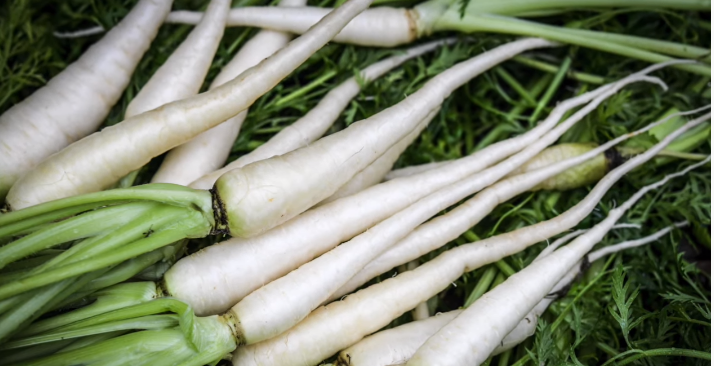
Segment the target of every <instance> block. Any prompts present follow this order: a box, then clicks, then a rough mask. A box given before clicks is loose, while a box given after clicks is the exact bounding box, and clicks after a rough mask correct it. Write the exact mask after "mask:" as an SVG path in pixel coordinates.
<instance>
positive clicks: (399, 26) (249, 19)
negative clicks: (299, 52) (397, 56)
mask: <svg viewBox="0 0 714 366" xmlns="http://www.w3.org/2000/svg"><path fill="white" fill-rule="evenodd" d="M329 12H330V9H329V8H318V7H311V6H306V7H301V8H298V9H280V8H274V7H259V6H255V7H250V6H247V7H242V8H234V9H231V12H230V13H229V14H228V21H227V25H228V26H229V27H259V28H265V29H272V30H275V31H281V32H290V33H295V34H303V33H304V32H305V31H307V30H308V29H309V28H310V27H311V26H312V25H313V24H315V23H317V21H319V20H320V19H322V17H324V16H325V15H326V14H327V13H329ZM200 17H201V13H200V12H193V11H174V12H171V14H169V16H168V17H167V18H166V22H167V23H182V24H196V23H198V21H199V20H200ZM416 22H417V19H416V18H415V14H414V13H413V12H412V11H410V10H408V9H403V8H391V7H376V8H372V9H367V10H366V11H364V12H363V13H362V14H360V15H359V16H357V17H355V18H354V19H353V20H352V21H351V22H350V23H349V24H347V26H345V28H344V29H343V30H342V31H341V32H340V33H339V34H337V36H335V38H334V41H335V42H338V43H347V44H355V45H360V46H372V47H395V46H399V45H402V44H408V43H411V42H413V41H415V40H416V38H417V30H416V27H417V24H416Z"/></svg>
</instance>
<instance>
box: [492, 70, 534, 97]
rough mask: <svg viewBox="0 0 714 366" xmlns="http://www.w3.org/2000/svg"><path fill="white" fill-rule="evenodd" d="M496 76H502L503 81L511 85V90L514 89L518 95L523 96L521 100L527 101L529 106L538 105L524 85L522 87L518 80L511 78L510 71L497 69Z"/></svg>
mask: <svg viewBox="0 0 714 366" xmlns="http://www.w3.org/2000/svg"><path fill="white" fill-rule="evenodd" d="M496 74H498V76H500V77H501V79H503V81H505V82H506V83H507V84H508V85H510V86H511V88H513V90H515V91H516V93H518V95H520V96H521V98H523V99H525V100H526V102H527V103H528V104H530V105H535V104H536V101H535V99H533V97H532V96H531V93H529V92H528V91H527V90H526V89H525V88H524V87H523V85H521V83H519V82H518V80H516V78H514V77H513V76H511V74H509V73H508V71H506V70H504V69H503V68H502V67H497V68H496Z"/></svg>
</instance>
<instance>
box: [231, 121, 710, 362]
mask: <svg viewBox="0 0 714 366" xmlns="http://www.w3.org/2000/svg"><path fill="white" fill-rule="evenodd" d="M709 117H710V116H709V115H705V116H704V117H700V118H697V119H695V120H693V121H692V122H689V123H688V124H686V125H685V126H684V127H682V128H681V129H680V130H678V131H676V132H674V133H672V134H670V135H669V136H668V137H667V138H666V139H664V140H663V141H662V142H661V143H659V144H658V145H656V146H655V147H653V148H651V149H650V150H648V151H647V152H646V153H644V154H642V155H639V156H637V157H635V158H633V159H631V160H629V161H628V162H626V163H624V164H623V165H621V166H620V167H619V168H616V169H614V170H613V171H611V172H610V173H608V175H606V176H605V177H604V178H603V179H602V180H601V181H600V183H598V185H596V186H595V188H593V190H592V191H591V192H590V194H588V196H587V197H586V198H585V199H584V200H583V201H581V202H580V203H579V204H578V205H576V206H575V207H573V208H571V209H570V210H568V211H567V212H566V213H564V214H562V215H560V216H558V217H556V218H554V219H551V220H549V221H546V222H543V223H539V224H536V225H532V226H530V227H527V228H523V229H519V230H517V231H514V232H511V233H508V234H503V235H499V236H495V237H492V238H489V239H487V240H483V241H480V242H478V243H475V244H471V245H463V246H460V247H457V248H454V249H452V250H450V251H448V252H445V253H443V254H441V255H440V256H439V257H437V258H436V259H434V260H432V261H430V262H428V263H425V264H423V265H421V266H420V267H418V268H417V269H415V270H413V271H408V272H405V273H402V274H400V275H398V276H396V277H394V278H390V279H387V280H385V281H383V282H381V283H379V284H376V285H373V286H370V287H369V288H367V289H364V290H361V291H359V292H358V293H356V294H354V295H351V296H348V297H347V298H346V299H345V300H343V301H338V302H334V303H332V304H330V305H328V306H325V307H321V308H318V309H317V310H315V311H313V313H312V314H311V315H310V316H308V317H307V318H306V319H305V320H303V321H302V322H300V323H299V324H298V325H296V326H295V327H293V328H291V329H290V330H288V331H287V332H285V333H283V334H281V335H280V336H278V337H274V338H272V339H269V340H266V341H263V342H260V343H256V344H253V345H249V346H246V347H241V348H239V349H237V350H236V351H235V352H234V357H233V362H234V363H235V364H241V365H310V364H315V363H317V362H319V361H321V360H323V359H325V358H327V357H329V356H330V355H332V354H333V353H335V352H337V351H338V350H340V349H344V348H346V347H348V346H350V345H352V344H354V343H355V342H357V341H359V340H360V339H361V338H362V337H364V336H365V335H367V334H370V333H372V332H374V331H376V330H378V329H379V328H381V327H383V326H385V325H386V324H388V323H389V322H390V321H391V320H392V319H394V318H396V317H397V316H399V315H401V314H402V313H404V312H406V311H409V310H410V309H412V308H413V307H414V306H416V305H417V304H418V303H420V302H423V301H426V300H427V299H428V298H429V297H431V296H433V295H434V294H436V293H438V292H439V291H441V290H442V289H443V288H445V287H447V286H449V285H450V284H451V283H452V282H453V281H454V280H456V279H457V278H459V277H460V276H461V275H462V273H464V272H467V271H471V270H473V269H475V268H478V267H480V266H482V265H484V264H486V263H491V262H494V261H496V260H498V259H500V258H503V257H505V256H507V255H510V254H513V253H516V252H519V251H521V250H523V249H524V248H525V247H527V246H529V245H532V244H534V243H537V242H540V241H542V240H543V239H545V238H548V237H551V236H553V235H555V234H557V233H559V232H562V231H563V230H566V229H567V228H569V227H572V226H573V225H575V224H577V223H578V222H579V221H580V220H581V219H582V218H583V217H585V216H587V214H588V213H589V212H590V210H591V209H592V208H593V207H595V205H596V204H597V202H598V201H599V200H600V198H601V197H602V196H603V195H604V194H605V192H606V191H607V189H608V188H609V187H611V186H612V185H613V184H614V183H615V182H616V181H617V180H618V179H619V178H620V177H622V176H623V175H624V174H625V173H626V172H628V171H630V170H631V169H633V168H635V167H636V166H639V165H640V164H642V163H643V162H645V161H647V160H649V159H651V158H652V157H653V156H654V155H655V154H656V153H657V152H658V151H659V150H661V149H663V148H664V147H665V146H666V145H667V144H668V143H670V142H671V141H672V140H673V139H674V138H676V137H677V136H679V135H680V134H681V133H682V132H684V131H685V130H687V129H688V128H691V127H693V126H694V125H696V124H699V123H702V122H703V121H704V120H706V119H708V118H709ZM581 257H582V256H581ZM570 267H572V266H570ZM570 267H568V268H567V269H569V268H570ZM563 275H564V273H563ZM561 277H562V275H561ZM553 285H555V283H552V284H550V287H548V288H547V289H546V291H547V290H549V289H550V288H552V287H553ZM499 287H500V286H499ZM543 296H544V295H543ZM543 296H541V298H542V297H543ZM533 306H535V303H534V304H532V305H530V306H529V307H528V308H527V309H525V311H524V312H523V314H520V315H519V316H518V318H517V319H516V321H515V322H513V324H512V325H511V326H510V329H513V327H515V325H516V323H517V322H518V321H519V320H520V319H522V318H523V317H524V316H525V313H527V312H528V311H530V310H531V309H532V308H533ZM470 309H471V308H470ZM484 329H488V328H484ZM510 329H509V331H510ZM506 333H507V332H502V334H504V335H505V334H506ZM498 341H500V339H498V340H497V341H495V342H496V343H498ZM489 353H490V352H489ZM469 364H470V363H469Z"/></svg>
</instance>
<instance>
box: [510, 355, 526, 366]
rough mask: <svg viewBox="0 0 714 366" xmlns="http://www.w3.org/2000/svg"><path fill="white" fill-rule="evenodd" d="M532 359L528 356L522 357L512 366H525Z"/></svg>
mask: <svg viewBox="0 0 714 366" xmlns="http://www.w3.org/2000/svg"><path fill="white" fill-rule="evenodd" d="M530 359H531V358H530V357H529V356H528V355H525V356H523V357H521V358H520V359H519V360H518V361H516V362H514V363H513V364H512V365H511V366H523V365H525V364H527V363H528V361H529V360H530Z"/></svg>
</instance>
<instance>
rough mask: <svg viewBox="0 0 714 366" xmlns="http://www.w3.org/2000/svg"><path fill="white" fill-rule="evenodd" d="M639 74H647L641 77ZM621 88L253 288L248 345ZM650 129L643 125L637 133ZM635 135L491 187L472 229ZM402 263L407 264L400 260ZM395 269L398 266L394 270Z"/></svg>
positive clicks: (246, 319)
mask: <svg viewBox="0 0 714 366" xmlns="http://www.w3.org/2000/svg"><path fill="white" fill-rule="evenodd" d="M639 78H648V77H646V76H640V77H639ZM633 80H637V78H633ZM625 84H626V83H625V82H622V83H620V85H625ZM617 90H618V88H612V89H610V90H608V92H606V93H604V94H603V95H601V96H598V97H597V98H595V100H593V101H592V102H590V104H588V105H587V106H586V107H583V108H582V109H581V110H579V111H578V112H576V113H575V114H574V115H573V116H571V117H570V118H568V119H567V120H566V121H564V122H562V123H561V124H560V125H558V126H557V127H556V128H554V129H553V130H552V131H550V132H548V133H547V134H545V135H544V136H543V137H541V138H540V139H539V140H538V141H537V142H536V143H534V144H532V145H530V146H528V147H527V148H526V149H524V150H523V151H521V152H519V153H518V154H515V155H513V156H511V157H510V158H509V159H507V160H506V161H504V162H502V163H500V164H498V165H495V166H493V167H491V168H489V169H487V170H485V171H483V172H481V173H480V174H478V175H476V176H474V177H471V178H469V179H464V180H461V181H459V182H456V183H454V184H451V185H448V186H446V187H444V188H442V189H440V190H438V191H436V192H434V193H432V194H430V195H428V196H426V197H424V198H422V199H420V200H419V201H417V202H415V203H414V204H412V205H410V206H409V207H407V208H405V209H404V210H402V211H400V212H398V213H396V214H395V215H394V216H392V217H389V218H387V219H385V220H384V221H382V222H380V223H379V224H377V225H375V226H374V227H372V228H370V229H369V230H367V231H366V232H364V233H362V234H360V235H358V236H356V237H354V238H353V239H352V240H350V241H348V242H346V243H343V244H342V245H340V246H338V247H337V248H335V249H332V250H331V251H329V252H327V253H325V254H323V255H322V256H320V257H318V258H316V259H313V260H312V261H310V262H309V263H306V264H304V265H302V266H301V267H300V268H298V269H296V270H294V271H292V272H290V273H289V274H287V275H285V276H283V277H281V278H279V279H277V280H275V281H273V282H271V283H269V284H266V285H265V286H263V287H261V288H259V289H257V290H255V291H254V292H253V293H251V294H250V295H248V296H246V297H245V298H243V299H242V300H241V301H240V302H238V303H237V304H236V305H235V306H233V307H232V308H231V310H230V311H229V314H231V317H232V318H234V319H238V320H239V322H238V323H239V324H238V325H237V326H236V332H237V333H239V334H241V337H242V339H243V341H244V342H245V343H247V344H252V343H256V342H260V341H262V340H265V339H269V338H272V337H275V336H277V335H278V334H281V333H282V332H284V331H286V330H287V329H289V328H291V327H292V326H293V325H295V324H297V323H298V322H299V321H300V320H302V319H304V318H305V317H306V316H307V315H308V314H309V313H310V312H311V311H312V310H314V309H315V308H317V307H318V306H319V305H320V304H321V303H323V302H325V301H326V300H327V299H329V298H330V296H331V295H333V296H332V298H335V296H338V297H339V296H341V295H342V294H337V295H335V294H334V293H335V291H336V290H338V289H339V288H340V287H341V286H343V285H344V284H345V283H346V282H347V281H349V280H350V278H352V277H353V276H354V275H355V274H357V273H358V272H359V271H360V270H362V269H363V268H364V266H365V265H367V264H368V263H370V262H371V261H372V260H373V259H374V258H375V257H377V256H379V255H380V254H381V253H383V252H384V251H385V250H387V249H388V248H390V247H391V246H392V245H394V244H395V243H397V242H399V241H400V239H402V238H404V237H405V236H407V235H410V233H411V232H412V231H413V230H414V228H416V227H417V226H418V225H420V224H421V223H423V222H424V221H426V220H428V219H429V218H430V217H432V216H434V215H436V214H438V213H439V212H440V211H442V210H445V209H447V208H448V207H450V206H452V205H454V204H456V203H458V202H459V201H461V200H462V199H463V198H465V197H467V196H469V195H471V194H473V193H475V192H478V191H479V190H481V189H483V188H485V187H489V186H490V185H491V184H493V183H495V182H496V181H498V180H499V179H500V178H502V177H503V176H505V175H506V174H508V172H510V171H511V170H513V169H514V168H516V167H518V166H519V165H521V164H523V163H524V162H526V161H528V160H530V159H531V157H532V156H534V155H535V154H537V153H538V152H539V151H541V150H542V149H544V148H545V147H547V146H548V145H549V144H552V143H553V142H555V141H556V140H557V139H558V138H559V137H560V136H561V135H562V134H563V133H565V132H566V131H568V129H570V128H571V127H572V126H573V125H574V124H575V123H576V122H578V121H579V120H580V119H582V118H583V117H585V116H586V115H587V114H588V113H589V112H590V111H592V110H593V109H595V108H596V107H597V106H598V105H599V104H600V102H601V101H602V100H603V99H605V98H607V97H609V96H610V95H612V94H613V93H615V92H616V91H617ZM661 122H663V121H660V123H661ZM654 125H656V124H652V125H650V126H648V128H651V127H653V126H654ZM646 130H647V129H642V130H640V131H637V133H641V132H644V131H646ZM637 133H632V134H627V135H624V136H622V137H621V138H618V139H615V140H613V141H611V142H609V143H607V144H605V145H603V146H601V147H599V148H597V149H594V150H592V151H590V152H588V153H586V154H583V155H581V156H579V157H577V158H573V159H569V160H568V161H566V162H561V163H560V164H555V165H553V166H551V167H548V168H547V169H542V170H540V171H535V172H531V173H527V174H524V175H522V176H518V177H514V178H511V179H508V180H506V181H503V182H500V183H498V184H495V185H493V186H491V187H489V188H488V189H486V190H484V191H483V192H481V193H480V194H478V195H476V196H475V197H474V198H472V199H471V200H470V201H469V202H468V203H467V204H468V205H470V206H472V207H478V209H477V210H473V209H472V210H471V212H470V214H471V215H470V218H471V222H470V225H469V227H471V226H473V225H475V224H476V223H477V222H478V221H480V219H481V218H483V217H485V216H486V215H487V214H488V213H489V212H490V211H491V210H492V209H493V208H495V207H496V206H497V205H498V204H500V203H503V202H505V201H506V200H508V199H510V198H512V197H514V196H515V195H517V194H520V193H522V192H524V191H525V190H527V189H529V188H530V187H533V186H535V185H537V184H539V183H540V182H542V181H543V180H545V179H547V178H550V177H552V176H555V175H557V174H560V173H561V172H562V171H564V170H566V169H569V168H571V167H573V166H576V165H578V164H581V163H582V162H584V161H587V160H589V159H591V158H592V157H593V156H596V155H597V154H600V153H602V152H604V151H606V150H607V149H609V148H611V147H612V146H614V145H616V144H617V143H619V142H621V141H623V140H624V139H626V138H629V137H631V136H634V135H635V134H637ZM458 234H460V233H458ZM458 234H457V236H458ZM412 235H413V234H412ZM419 237H420V238H424V237H426V238H430V239H431V240H432V241H434V238H435V237H438V236H436V235H424V234H423V233H420V234H419ZM439 242H440V241H439ZM410 259H414V258H410ZM402 263H404V262H401V263H398V264H402ZM398 264H397V265H398ZM392 267H394V266H391V267H390V268H392ZM276 299H279V301H276ZM284 304H290V306H289V307H285V306H284Z"/></svg>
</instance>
